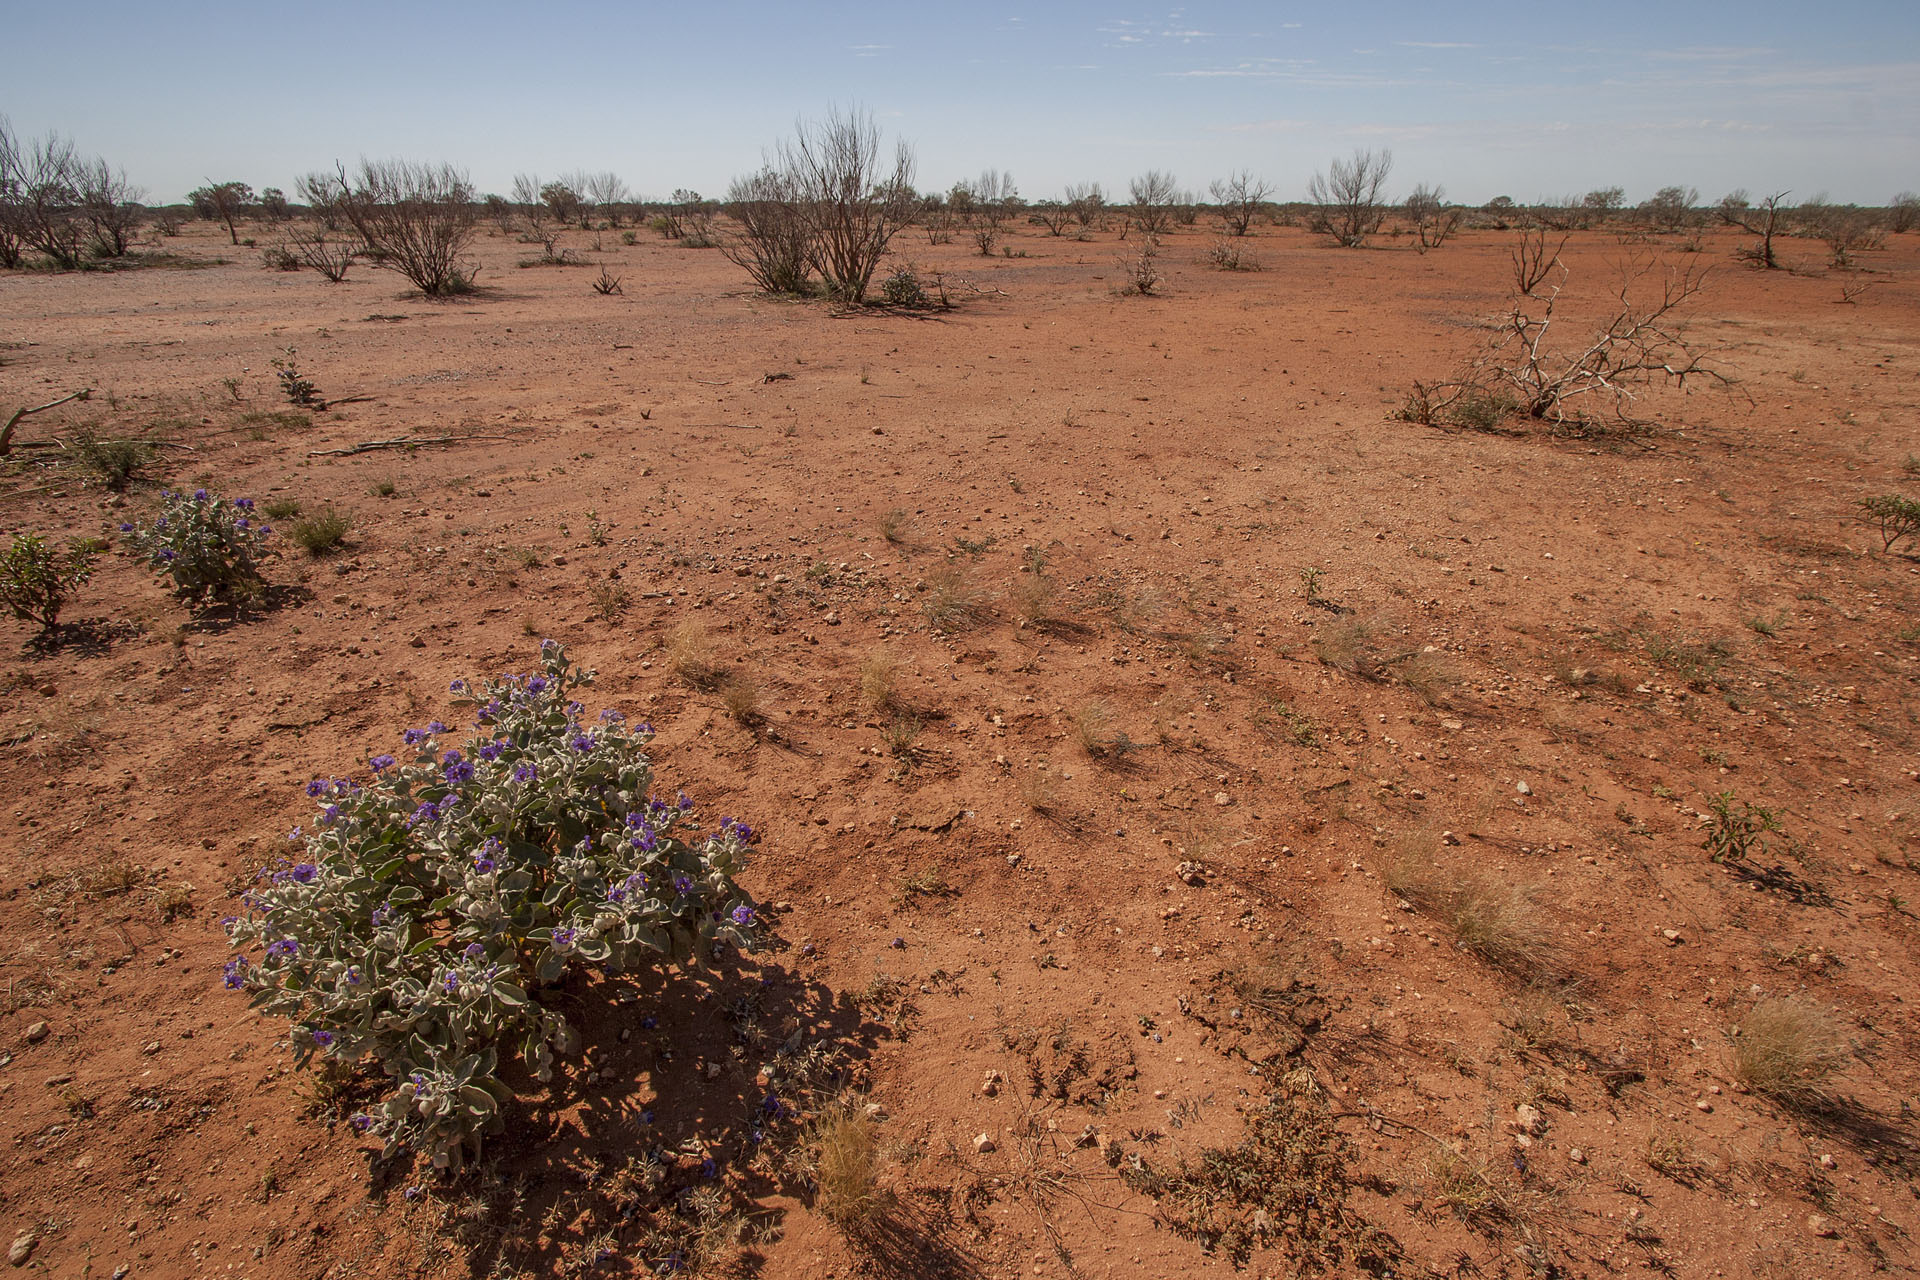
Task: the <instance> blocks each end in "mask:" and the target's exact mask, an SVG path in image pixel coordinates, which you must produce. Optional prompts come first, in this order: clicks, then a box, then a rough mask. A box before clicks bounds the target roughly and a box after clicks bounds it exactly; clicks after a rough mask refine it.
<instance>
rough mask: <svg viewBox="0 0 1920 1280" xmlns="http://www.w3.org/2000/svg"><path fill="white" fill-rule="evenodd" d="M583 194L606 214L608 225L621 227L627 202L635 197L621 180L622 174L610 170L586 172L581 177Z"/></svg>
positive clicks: (591, 203)
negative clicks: (622, 215) (621, 217)
mask: <svg viewBox="0 0 1920 1280" xmlns="http://www.w3.org/2000/svg"><path fill="white" fill-rule="evenodd" d="M580 186H581V195H582V197H583V199H584V200H585V201H586V202H587V203H588V204H589V205H590V206H592V207H594V208H597V209H599V210H600V211H601V212H602V213H603V214H605V215H606V219H607V225H608V226H610V227H615V228H617V227H619V225H620V216H621V214H622V213H623V212H624V211H625V209H626V206H627V202H628V201H630V200H632V199H633V192H632V191H631V190H629V189H628V187H627V184H626V183H625V182H624V181H622V180H621V178H620V175H619V174H617V173H612V172H609V171H605V170H603V171H601V172H599V173H589V174H585V175H583V176H582V178H581V183H580Z"/></svg>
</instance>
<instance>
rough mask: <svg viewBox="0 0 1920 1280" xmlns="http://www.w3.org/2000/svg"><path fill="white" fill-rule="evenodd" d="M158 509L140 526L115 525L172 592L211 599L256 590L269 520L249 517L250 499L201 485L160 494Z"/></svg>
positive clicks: (266, 553) (265, 553)
mask: <svg viewBox="0 0 1920 1280" xmlns="http://www.w3.org/2000/svg"><path fill="white" fill-rule="evenodd" d="M160 504H161V505H160V514H159V515H157V516H155V517H154V519H153V523H152V524H150V525H146V526H144V527H138V526H135V525H131V524H123V525H121V526H120V532H122V533H126V534H131V535H132V537H131V538H130V541H131V542H132V543H133V546H134V548H135V549H136V550H137V551H139V553H140V554H141V555H142V556H143V557H144V558H145V559H146V562H147V565H148V567H150V568H152V569H154V570H155V571H157V572H159V573H163V574H165V575H166V576H167V577H169V578H171V579H172V580H173V589H174V591H175V592H176V593H178V594H180V595H182V596H186V597H187V598H188V599H190V600H212V599H218V598H226V597H231V596H235V595H246V594H250V593H252V592H255V591H257V590H259V588H260V586H261V579H260V561H261V560H262V559H264V558H265V557H267V556H269V555H271V554H272V548H270V547H269V546H268V545H267V538H268V537H269V536H270V535H271V534H272V533H273V529H272V527H271V526H270V525H265V524H261V523H259V522H258V521H256V520H255V519H254V515H253V502H252V500H251V499H248V498H236V499H234V500H233V501H232V502H228V501H227V500H226V499H225V498H216V497H214V496H213V495H212V494H210V493H208V492H207V491H206V490H205V489H195V490H194V491H193V492H192V493H191V494H184V493H171V492H169V493H163V494H161V495H160Z"/></svg>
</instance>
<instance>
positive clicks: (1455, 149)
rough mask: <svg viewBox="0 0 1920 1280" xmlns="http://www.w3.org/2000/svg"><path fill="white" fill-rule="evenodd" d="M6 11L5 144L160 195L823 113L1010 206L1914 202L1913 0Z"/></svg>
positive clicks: (645, 176) (480, 162) (682, 172)
mask: <svg viewBox="0 0 1920 1280" xmlns="http://www.w3.org/2000/svg"><path fill="white" fill-rule="evenodd" d="M0 30H3V31H4V32H5V33H6V37H7V38H6V41H5V47H4V49H0V115H5V116H8V117H10V118H11V121H12V125H13V129H14V131H15V133H16V134H17V135H19V136H21V137H23V138H26V137H38V136H41V135H44V134H45V133H47V132H48V131H50V130H57V131H58V132H60V133H61V134H63V135H65V136H67V137H70V138H72V139H73V140H74V141H75V142H76V143H77V144H78V146H79V147H80V149H81V150H82V151H83V152H84V153H87V154H91V155H100V156H104V157H105V158H106V159H107V160H109V161H110V162H111V163H113V164H115V165H119V166H122V167H124V168H125V169H126V171H127V173H128V176H129V177H130V178H131V179H132V180H133V182H134V183H136V184H137V185H139V186H140V187H142V188H144V189H145V190H146V192H147V194H148V198H149V200H150V201H152V202H154V203H160V202H164V201H171V200H177V199H179V198H180V197H181V196H182V195H183V194H184V193H185V192H186V191H188V190H189V189H191V188H193V187H196V186H200V185H202V184H203V183H206V182H209V181H219V182H224V181H229V180H238V181H243V182H247V183H250V184H252V185H253V186H254V187H255V188H256V189H262V188H266V187H281V188H283V189H285V190H287V191H288V192H289V193H291V192H292V191H293V185H294V179H295V178H296V177H297V176H298V175H300V174H301V173H305V172H308V171H310V170H313V169H319V168H330V167H331V166H332V164H333V162H334V161H335V160H342V161H345V162H347V163H348V164H349V165H352V164H353V163H354V162H355V161H356V160H357V159H358V158H360V157H362V156H366V157H369V158H375V159H384V158H407V159H417V160H428V161H449V162H452V163H453V164H455V165H457V166H459V167H461V168H463V169H465V170H466V171H467V172H468V174H469V175H470V177H471V178H472V180H473V182H474V184H475V186H476V188H477V189H478V190H480V191H482V192H488V191H493V192H501V193H505V192H506V191H507V190H508V189H509V188H510V186H511V184H512V180H513V176H514V175H515V174H517V173H536V174H539V175H541V176H542V177H545V178H551V177H553V176H555V175H558V174H560V173H562V172H566V171H570V170H583V169H584V170H612V171H614V172H616V173H618V174H619V175H620V176H621V177H622V178H624V179H625V180H626V182H627V183H628V184H629V185H630V186H631V187H632V188H633V189H634V190H635V191H636V192H637V193H639V194H640V195H642V196H648V197H656V198H657V197H661V196H664V195H666V194H667V193H668V192H669V191H671V190H673V189H674V188H677V187H686V188H691V189H693V190H696V191H699V192H702V193H703V194H706V195H713V196H718V195H722V194H724V192H725V189H726V186H727V183H728V182H729V180H730V179H732V178H734V177H736V176H740V175H743V174H746V173H749V172H751V171H752V170H753V169H755V168H756V167H757V166H758V165H759V163H760V160H761V156H762V153H763V151H764V150H765V149H766V148H767V147H769V146H770V145H771V144H773V143H774V142H776V141H778V140H779V139H780V138H782V137H784V136H788V135H790V134H791V133H792V131H793V129H794V127H795V123H796V121H798V120H800V119H817V118H819V117H820V116H822V115H824V114H825V113H826V112H827V111H829V110H830V109H832V108H835V107H839V108H855V109H859V110H864V111H868V112H871V113H872V115H873V116H874V117H875V119H876V121H877V122H878V123H879V124H880V126H881V127H882V129H883V130H885V131H886V132H887V133H888V135H889V136H895V137H900V138H904V139H905V140H907V141H908V142H909V143H911V144H912V146H913V148H914V153H915V155H916V157H917V160H918V171H917V175H916V176H917V183H918V185H919V186H920V187H921V189H923V190H944V189H945V188H947V187H949V186H950V185H951V184H952V183H954V182H955V181H957V180H960V179H963V178H971V177H973V176H975V175H977V174H978V173H979V172H980V171H981V170H983V169H986V168H989V167H992V168H997V169H1001V170H1004V171H1007V172H1010V173H1011V174H1012V175H1013V178H1014V180H1015V182H1016V183H1017V185H1018V187H1019V191H1020V194H1022V195H1023V196H1026V197H1027V198H1028V199H1030V200H1039V199H1048V198H1053V197H1056V196H1058V195H1059V194H1060V192H1061V190H1062V188H1063V187H1064V186H1065V184H1067V183H1070V182H1088V181H1094V182H1099V183H1101V184H1102V185H1103V186H1104V187H1105V188H1106V190H1107V191H1108V192H1109V194H1110V195H1112V194H1119V195H1121V196H1122V198H1124V193H1125V190H1126V185H1127V182H1128V180H1129V179H1130V178H1132V177H1134V176H1136V175H1138V174H1140V173H1142V172H1144V171H1146V170H1148V169H1160V170H1167V171H1171V172H1172V173H1173V174H1174V176H1175V178H1176V179H1177V181H1178V183H1179V185H1180V186H1181V187H1182V188H1185V189H1187V190H1191V191H1192V192H1194V193H1195V194H1196V195H1198V196H1200V197H1201V198H1205V193H1206V190H1207V187H1208V184H1209V183H1210V182H1211V181H1213V180H1214V179H1217V178H1221V177H1224V176H1225V175H1227V174H1229V173H1232V172H1236V171H1240V170H1247V171H1251V172H1252V173H1253V174H1254V175H1256V176H1257V177H1259V178H1260V179H1262V180H1264V181H1266V182H1268V183H1271V184H1272V186H1273V188H1274V196H1275V198H1276V199H1283V200H1284V199H1299V198H1301V197H1302V196H1303V195H1304V194H1305V191H1306V186H1307V183H1308V181H1309V180H1310V178H1311V177H1312V176H1313V174H1314V173H1315V172H1317V171H1320V170H1323V169H1324V168H1325V167H1326V166H1327V164H1328V162H1329V161H1330V160H1331V159H1332V158H1333V157H1335V156H1342V155H1347V154H1350V153H1351V152H1352V151H1353V150H1355V149H1357V148H1369V149H1379V148H1386V149H1390V150H1391V151H1392V153H1393V159H1394V167H1393V174H1392V180H1391V182H1390V184H1389V195H1392V196H1395V197H1398V196H1402V195H1404V194H1406V192H1408V191H1410V190H1411V189H1412V188H1413V186H1414V185H1415V184H1416V183H1426V184H1429V185H1434V184H1438V185H1441V186H1443V187H1444V188H1445V190H1446V193H1447V195H1448V196H1449V197H1450V198H1451V199H1454V200H1458V201H1461V202H1466V203H1474V204H1478V203H1483V202H1485V201H1487V200H1489V199H1491V198H1493V197H1494V196H1497V195H1507V196H1511V197H1513V198H1514V199H1515V200H1518V201H1521V202H1523V203H1527V202H1534V201H1539V200H1542V199H1551V198H1556V197H1560V196H1563V195H1565V194H1567V193H1569V192H1574V193H1578V192H1585V191H1589V190H1593V189H1595V188H1604V187H1612V186H1619V187H1622V188H1624V189H1625V191H1626V196H1627V200H1628V201H1629V203H1637V202H1639V201H1641V200H1643V199H1645V198H1647V197H1648V196H1650V195H1652V194H1653V192H1654V191H1655V190H1657V189H1658V188H1661V187H1665V186H1669V185H1679V186H1682V187H1695V188H1698V190H1699V191H1700V195H1701V199H1702V200H1703V201H1714V200H1717V199H1718V198H1719V197H1720V196H1721V195H1724V194H1725V193H1727V192H1728V191H1730V190H1732V189H1734V188H1737V187H1738V188H1747V189H1749V190H1751V191H1754V192H1756V193H1771V192H1774V191H1781V190H1786V191H1791V192H1792V193H1794V198H1795V199H1801V198H1805V197H1808V196H1812V195H1816V194H1823V193H1824V194H1826V195H1827V196H1828V197H1829V198H1831V199H1833V200H1836V201H1839V202H1843V203H1848V202H1852V203H1861V204H1884V203H1885V202H1886V201H1887V200H1888V199H1890V198H1891V197H1892V196H1893V195H1894V194H1895V193H1896V192H1900V191H1906V190H1920V3H1916V0H1827V2H1826V3H1821V4H1807V3H1804V0H1802V2H1800V3H1779V2H1776V0H1747V2H1746V3H1740V4H1728V3H1720V2H1719V0H1664V2H1662V3H1646V2H1644V0H1611V2H1610V3H1607V4H1596V3H1593V2H1592V0H1586V2H1584V3H1578V4H1562V3H1553V2H1550V0H1536V2H1535V3H1475V2H1474V0H1451V2H1450V3H1434V2H1433V0H1423V2H1421V3H1402V2H1401V0H1376V2H1375V3H1370V4H1349V5H1336V4H1331V3H1325V2H1323V3H1320V4H1316V5H1304V4H1293V3H1271V4H1251V3H1216V4H1190V5H1186V6H1183V7H1179V8H1168V7H1165V6H1160V7H1155V6H1140V7H1133V6H1129V5H1127V4H1124V3H1099V4H1083V3H1057V4H1024V5H1023V4H1011V3H996V2H995V0H966V2H964V3H960V4H942V5H927V4H922V3H917V2H916V0H895V3H891V4H884V5H882V4H866V3H845V4H831V5H829V4H809V3H801V2H799V0H705V2H704V3H686V2H685V0H678V2H676V3H673V4H653V3H615V2H614V0H573V2H566V0H560V2H556V3H539V2H534V3H528V2H527V0H521V2H520V3H513V4H508V3H499V2H497V0H464V2H462V3H438V2H426V0H386V2H385V3H371V4H370V3H363V2H361V0H335V2H330V3H325V4H317V5H316V4H292V3H285V2H284V0H253V2H251V3H244V4H242V3H228V2H218V3H210V2H199V3H196V2H195V0H182V2H179V3H171V4H156V3H153V0H137V2H136V0H90V2H89V3H87V4H86V5H84V6H82V7H81V8H79V9H68V8H66V7H64V6H59V5H51V4H38V5H30V4H26V3H24V0H6V3H5V4H4V5H0Z"/></svg>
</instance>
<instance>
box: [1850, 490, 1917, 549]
mask: <svg viewBox="0 0 1920 1280" xmlns="http://www.w3.org/2000/svg"><path fill="white" fill-rule="evenodd" d="M1860 509H1861V510H1862V511H1864V512H1866V518H1867V519H1868V520H1871V521H1872V522H1873V523H1874V524H1875V525H1877V526H1878V527H1879V529H1880V549H1881V550H1882V551H1891V550H1893V544H1894V543H1896V542H1898V541H1900V539H1902V538H1911V537H1913V536H1914V535H1915V534H1920V500H1915V499H1913V498H1909V497H1906V496H1904V495H1902V494H1898V493H1883V494H1880V495H1879V496H1878V497H1873V498H1862V499H1861V500H1860Z"/></svg>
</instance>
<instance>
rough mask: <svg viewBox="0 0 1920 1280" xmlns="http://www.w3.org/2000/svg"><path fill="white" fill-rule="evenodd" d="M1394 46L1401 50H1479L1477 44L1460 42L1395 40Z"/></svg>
mask: <svg viewBox="0 0 1920 1280" xmlns="http://www.w3.org/2000/svg"><path fill="white" fill-rule="evenodd" d="M1393 43H1394V45H1395V46H1396V47H1397V48H1401V49H1478V48H1479V47H1480V46H1479V45H1477V44H1467V43H1464V42H1462V41H1459V40H1395V41H1394V42H1393Z"/></svg>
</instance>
